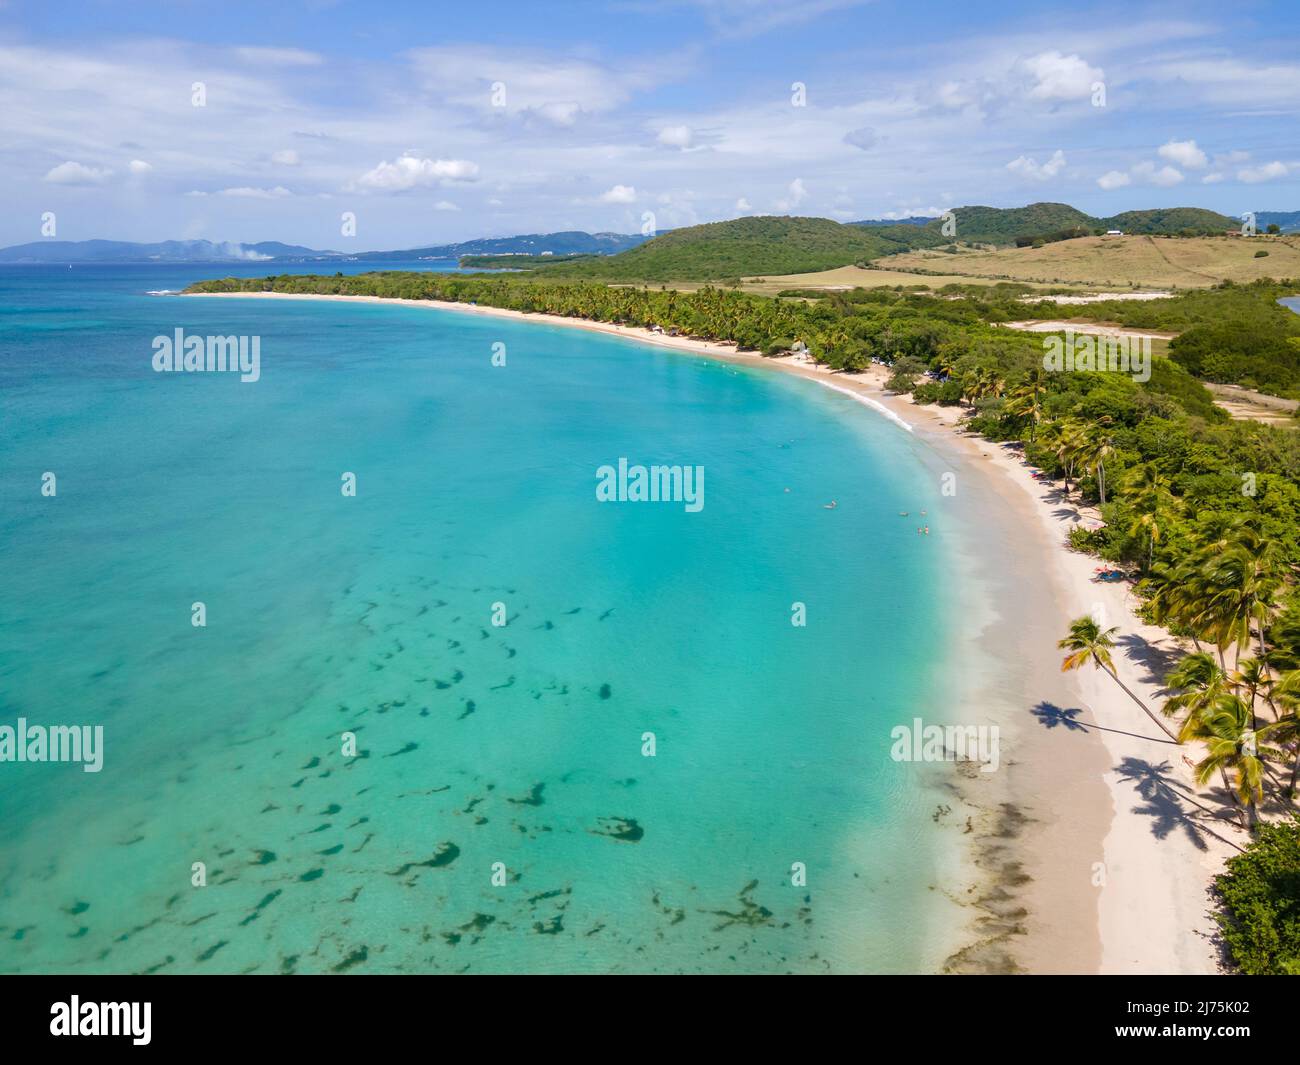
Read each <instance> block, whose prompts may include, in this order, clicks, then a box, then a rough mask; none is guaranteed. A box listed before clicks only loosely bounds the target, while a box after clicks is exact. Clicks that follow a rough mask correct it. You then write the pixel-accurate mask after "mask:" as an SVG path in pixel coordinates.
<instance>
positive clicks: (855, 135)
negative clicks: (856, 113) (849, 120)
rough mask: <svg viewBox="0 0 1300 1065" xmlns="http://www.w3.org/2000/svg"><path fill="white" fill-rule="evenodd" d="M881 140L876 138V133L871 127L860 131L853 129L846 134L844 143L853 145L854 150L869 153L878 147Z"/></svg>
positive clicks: (864, 127)
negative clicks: (857, 149) (859, 149)
mask: <svg viewBox="0 0 1300 1065" xmlns="http://www.w3.org/2000/svg"><path fill="white" fill-rule="evenodd" d="M879 140H880V138H879V137H877V136H876V131H875V130H874V129H872V128H871V127H870V126H863V127H861V128H860V129H851V130H849V131H848V132H847V133H846V134H844V143H845V144H849V145H852V146H853V147H854V148H861V149H862V150H863V151H864V152H865V151H869V150H871V149H872V148H874V147H875V146H876V144H877V143H878V142H879Z"/></svg>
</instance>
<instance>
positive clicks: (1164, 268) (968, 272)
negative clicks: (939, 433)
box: [887, 236, 1300, 289]
mask: <svg viewBox="0 0 1300 1065" xmlns="http://www.w3.org/2000/svg"><path fill="white" fill-rule="evenodd" d="M1259 251H1266V252H1268V255H1267V256H1263V257H1259V258H1257V257H1256V253H1257V252H1259ZM887 262H888V266H889V267H890V271H891V272H893V271H896V270H903V269H915V270H925V271H931V270H932V271H935V272H936V273H942V274H943V275H944V276H945V278H950V277H951V276H952V275H954V274H958V275H962V276H964V277H965V278H967V279H968V280H974V279H976V278H980V279H987V280H1013V281H1032V282H1038V283H1041V284H1065V285H1086V286H1090V287H1094V288H1096V287H1109V288H1120V289H1123V288H1132V287H1137V288H1144V289H1168V288H1207V287H1209V286H1211V285H1214V284H1217V283H1218V282H1220V281H1225V280H1229V281H1237V282H1247V281H1254V280H1255V279H1256V278H1261V277H1275V278H1283V277H1300V238H1297V237H1295V236H1286V237H1253V238H1245V237H1226V236H1225V237H1192V238H1175V237H1142V236H1128V237H1080V238H1078V239H1077V240H1063V241H1058V242H1056V243H1054V244H1046V245H1044V246H1043V247H1041V248H1032V247H1029V248H1002V249H999V250H997V251H958V252H955V253H948V252H935V251H917V252H910V253H908V254H906V255H896V256H891V257H890V258H889V259H888V261H887ZM934 280H935V281H936V282H937V283H944V282H942V281H940V279H938V278H935V279H934Z"/></svg>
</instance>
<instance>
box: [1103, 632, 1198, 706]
mask: <svg viewBox="0 0 1300 1065" xmlns="http://www.w3.org/2000/svg"><path fill="white" fill-rule="evenodd" d="M1117 642H1118V643H1119V645H1120V647H1122V648H1123V649H1124V657H1125V658H1127V659H1128V660H1129V661H1130V662H1136V663H1137V664H1138V665H1139V666H1141V667H1142V668H1143V669H1144V670H1145V671H1146V675H1145V676H1144V677H1142V678H1141V679H1142V680H1144V681H1145V682H1146V683H1147V684H1158V685H1160V691H1161V693H1164V692H1166V691H1167V689H1166V688H1165V686H1164V685H1165V677H1167V676H1168V675H1169V674H1170V672H1172V671H1173V668H1174V666H1176V665H1177V664H1178V660H1179V659H1180V658H1182V657H1183V652H1182V651H1180V650H1178V648H1176V647H1158V646H1156V645H1155V644H1153V643H1152V642H1151V641H1150V640H1147V639H1146V638H1144V637H1142V636H1139V635H1138V634H1137V633H1135V632H1130V633H1125V634H1123V635H1122V636H1120V637H1119V639H1118V641H1117Z"/></svg>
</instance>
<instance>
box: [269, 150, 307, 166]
mask: <svg viewBox="0 0 1300 1065" xmlns="http://www.w3.org/2000/svg"><path fill="white" fill-rule="evenodd" d="M271 162H273V163H279V164H280V165H281V166H297V165H298V164H299V163H300V162H302V160H301V159H300V158H299V157H298V153H297V152H295V151H294V150H293V149H292V148H285V149H283V150H281V151H278V152H272V153H271Z"/></svg>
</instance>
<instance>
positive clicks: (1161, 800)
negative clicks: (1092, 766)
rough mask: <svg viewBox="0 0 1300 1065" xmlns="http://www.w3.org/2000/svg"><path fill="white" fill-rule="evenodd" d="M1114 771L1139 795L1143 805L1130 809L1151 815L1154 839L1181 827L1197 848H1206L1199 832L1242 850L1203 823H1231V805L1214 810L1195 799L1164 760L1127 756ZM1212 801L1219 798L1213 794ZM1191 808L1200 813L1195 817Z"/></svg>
mask: <svg viewBox="0 0 1300 1065" xmlns="http://www.w3.org/2000/svg"><path fill="white" fill-rule="evenodd" d="M1115 772H1116V773H1117V774H1118V775H1119V777H1120V779H1121V780H1126V781H1128V782H1129V783H1130V784H1132V785H1133V787H1134V788H1135V789H1136V791H1137V793H1138V795H1139V796H1140V797H1141V798H1142V800H1143V803H1144V805H1142V806H1135V807H1133V812H1134V813H1135V814H1143V815H1144V816H1146V817H1150V818H1151V834H1152V835H1153V836H1155V837H1156V839H1167V838H1168V837H1169V836H1170V835H1171V834H1172V833H1173V832H1175V831H1177V830H1179V829H1181V830H1182V832H1183V833H1184V834H1185V835H1186V836H1187V838H1188V840H1189V841H1190V842H1191V843H1192V845H1193V846H1194V847H1196V849H1197V850H1201V851H1203V850H1206V849H1207V847H1206V843H1205V840H1204V839H1203V838H1202V834H1206V835H1210V836H1213V837H1214V838H1215V839H1217V840H1219V841H1220V842H1223V843H1226V844H1228V845H1229V846H1230V847H1232V848H1234V849H1235V850H1238V851H1239V850H1241V849H1242V848H1241V847H1240V846H1239V845H1238V844H1236V843H1234V842H1233V841H1232V840H1230V839H1227V838H1225V837H1224V836H1222V835H1220V834H1219V833H1218V832H1215V831H1214V830H1213V829H1211V828H1210V827H1209V826H1208V825H1206V824H1205V823H1204V822H1205V821H1206V820H1214V821H1224V822H1227V823H1228V824H1231V823H1232V819H1233V818H1234V816H1235V815H1234V813H1233V811H1232V807H1231V806H1230V805H1229V804H1227V803H1220V806H1219V808H1218V809H1213V808H1211V807H1209V806H1205V805H1204V804H1202V803H1200V802H1198V801H1197V800H1196V798H1195V794H1194V793H1193V792H1192V790H1191V789H1190V788H1189V787H1188V786H1187V785H1186V784H1184V783H1183V782H1182V781H1180V780H1178V779H1176V778H1175V777H1174V776H1173V767H1172V766H1170V764H1169V763H1168V762H1161V763H1160V764H1159V765H1157V764H1156V763H1155V762H1148V761H1147V760H1146V759H1144V758H1133V757H1128V758H1125V759H1124V760H1123V761H1122V762H1120V764H1119V765H1118V766H1116V767H1115ZM1215 801H1216V802H1218V801H1219V800H1218V797H1217V795H1216V800H1215ZM1195 811H1199V812H1200V816H1199V817H1198V816H1197V813H1196V812H1195Z"/></svg>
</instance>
